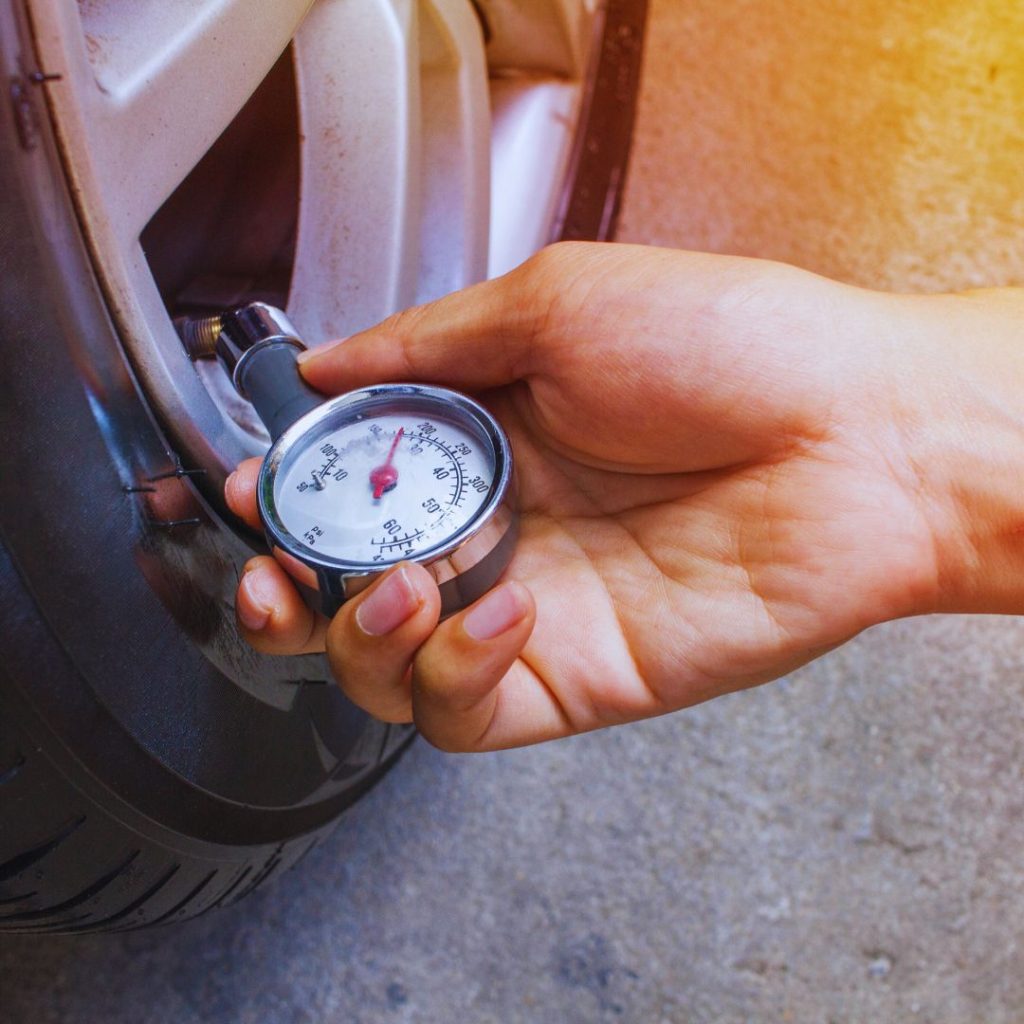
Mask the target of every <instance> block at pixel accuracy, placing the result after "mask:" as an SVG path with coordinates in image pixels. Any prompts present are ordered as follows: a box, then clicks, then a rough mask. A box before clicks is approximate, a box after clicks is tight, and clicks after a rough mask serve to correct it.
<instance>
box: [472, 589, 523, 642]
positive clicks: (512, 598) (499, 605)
mask: <svg viewBox="0 0 1024 1024" xmlns="http://www.w3.org/2000/svg"><path fill="white" fill-rule="evenodd" d="M525 614H526V605H525V603H524V601H523V599H522V596H521V594H520V593H519V588H518V587H517V586H516V585H515V584H512V583H505V584H503V585H502V586H500V587H498V589H497V590H492V591H491V592H490V593H489V594H488V595H487V596H486V597H485V598H484V599H483V601H481V602H480V603H479V604H478V605H477V606H476V607H475V608H474V609H473V610H472V611H471V612H470V613H469V614H468V615H467V616H466V618H465V620H464V621H463V623H462V628H463V629H464V630H465V631H466V632H467V633H468V634H469V635H470V636H471V637H472V638H473V639H474V640H491V639H493V638H494V637H496V636H500V635H501V634H502V633H504V632H505V631H506V630H508V629H511V628H512V627H513V626H514V625H515V624H516V623H517V622H519V621H520V620H521V619H522V617H523V615H525Z"/></svg>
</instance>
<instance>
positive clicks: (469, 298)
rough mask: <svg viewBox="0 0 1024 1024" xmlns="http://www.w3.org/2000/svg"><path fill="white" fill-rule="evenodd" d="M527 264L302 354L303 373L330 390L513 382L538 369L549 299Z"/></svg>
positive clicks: (465, 386) (474, 386)
mask: <svg viewBox="0 0 1024 1024" xmlns="http://www.w3.org/2000/svg"><path fill="white" fill-rule="evenodd" d="M524 270H525V268H522V267H521V268H518V269H517V270H513V271H512V272H511V273H509V274H506V275H505V276H504V277H500V278H497V279H496V280H493V281H484V282H482V283H481V284H477V285H473V286H472V287H470V288H466V289H464V290H463V291H459V292H454V293H453V294H451V295H448V296H446V297H445V298H443V299H438V300H437V301H436V302H431V303H428V304H427V305H424V306H415V307H413V308H412V309H407V310H404V311H403V312H401V313H396V314H395V315H394V316H391V317H388V319H387V320H385V321H384V322H383V323H381V324H378V325H377V326H376V327H371V328H370V329H369V330H366V331H361V332H360V333H359V334H354V335H352V337H350V338H343V339H341V340H340V341H334V342H329V343H328V344H326V345H322V346H319V347H317V348H314V349H310V350H309V351H307V352H304V353H303V354H302V355H301V356H300V358H299V366H300V368H301V372H302V375H303V376H304V377H305V378H306V380H307V381H308V382H309V383H310V384H311V385H312V386H313V387H315V388H317V389H318V390H319V391H325V392H327V393H328V394H337V393H340V392H342V391H350V390H352V389H353V388H357V387H365V386H367V385H370V384H380V383H382V382H384V381H423V382H426V383H439V384H448V385H451V386H453V387H461V388H463V389H464V390H466V391H476V390H483V389H486V388H493V387H499V386H500V385H502V384H510V383H511V382H512V381H514V380H518V379H519V378H520V377H522V376H524V375H526V374H527V373H529V372H532V370H533V369H534V368H533V367H532V366H530V359H531V355H532V353H533V340H534V337H535V335H536V333H537V329H538V325H539V324H542V323H543V321H544V316H545V311H546V306H547V302H546V301H545V299H544V296H543V293H542V291H541V290H540V289H538V288H536V287H531V286H530V283H529V276H530V275H529V274H527V273H525V272H524Z"/></svg>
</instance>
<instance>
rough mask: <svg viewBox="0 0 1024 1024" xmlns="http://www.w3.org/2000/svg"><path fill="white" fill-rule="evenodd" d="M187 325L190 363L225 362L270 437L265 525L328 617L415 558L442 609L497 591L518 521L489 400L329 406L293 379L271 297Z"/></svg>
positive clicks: (507, 451)
mask: <svg viewBox="0 0 1024 1024" xmlns="http://www.w3.org/2000/svg"><path fill="white" fill-rule="evenodd" d="M178 328H179V331H180V333H181V334H182V337H183V339H184V341H185V343H186V347H188V348H189V350H190V352H191V353H192V354H193V356H202V355H208V354H214V353H215V354H216V355H217V356H218V357H219V358H220V360H221V362H222V364H223V365H224V366H225V368H226V369H227V370H228V371H229V372H230V373H231V375H232V379H233V381H234V383H235V386H236V388H237V389H238V391H239V393H240V394H241V395H242V396H243V397H244V398H248V399H249V400H250V401H251V402H252V403H253V405H254V406H255V407H256V410H257V412H258V413H259V414H260V417H261V419H262V420H263V421H264V423H265V424H266V426H267V429H268V430H269V431H270V434H271V438H272V440H273V444H272V445H271V448H270V451H269V452H268V453H267V455H266V457H265V459H264V460H263V466H262V468H261V470H260V475H259V483H258V486H257V500H258V504H259V513H260V519H261V520H262V522H263V526H264V529H265V531H266V535H267V540H268V542H269V543H270V545H271V548H272V549H273V552H274V555H275V556H276V557H277V558H278V560H279V561H281V562H282V564H284V566H285V567H286V568H287V569H288V570H289V572H290V573H291V574H292V576H293V577H294V578H295V579H296V580H297V581H298V582H299V583H300V584H301V585H303V586H304V587H305V588H307V589H308V590H313V591H316V592H317V596H318V599H319V603H320V605H321V607H322V609H323V610H324V612H325V613H327V614H329V615H333V614H334V612H336V611H337V609H338V607H339V606H340V605H341V604H342V603H343V602H344V601H345V600H347V599H348V598H349V597H352V596H354V595H355V594H357V593H359V591H361V590H362V589H364V588H365V587H366V586H368V585H369V584H370V583H371V582H372V581H373V580H374V579H375V578H376V577H377V576H379V575H380V573H382V572H383V571H385V570H386V569H387V568H389V567H390V566H392V565H394V564H396V563H397V562H400V561H403V560H406V559H408V560H412V561H415V562H419V563H420V564H421V565H423V566H425V567H426V568H427V569H428V571H430V573H431V574H432V575H433V577H434V579H435V580H436V581H437V583H438V585H439V587H440V591H441V601H442V609H441V611H442V615H449V614H451V613H452V612H455V611H458V610H459V609H460V608H464V607H465V606H466V605H468V604H470V603H472V602H473V601H475V600H476V599H477V598H478V597H480V596H482V595H483V594H484V593H485V592H486V591H487V590H489V589H490V588H491V587H492V586H493V585H494V583H495V582H496V581H497V579H498V577H499V576H500V575H501V573H502V572H503V571H504V569H505V567H506V566H507V565H508V563H509V561H510V560H511V558H512V553H513V549H514V546H515V541H516V536H517V525H518V524H517V516H516V512H515V503H514V484H513V472H512V450H511V447H510V446H509V442H508V438H507V437H506V436H505V432H504V431H503V430H502V428H501V426H500V425H499V424H498V422H497V421H496V420H495V419H494V417H493V416H492V415H491V414H490V413H489V412H488V411H487V410H486V409H484V408H483V406H481V405H479V404H478V403H477V402H475V401H473V400H472V399H471V398H468V397H467V396H466V395H463V394H460V393H459V392H457V391H451V390H449V389H447V388H440V387H433V386H428V385H423V384H380V385H377V386H376V387H370V388H364V389H362V390H360V391H353V392H350V393H348V394H344V395H341V396H339V397H337V398H333V399H328V400H324V398H323V396H322V395H319V394H318V393H317V392H315V391H313V390H312V389H310V388H308V387H307V386H306V384H305V383H304V382H303V380H302V378H301V377H300V375H299V373H298V369H297V365H296V362H295V360H296V357H297V355H298V353H299V352H300V351H302V349H303V348H304V347H305V346H303V344H302V342H301V341H300V340H299V339H298V337H297V335H296V334H295V331H294V328H292V326H291V324H290V323H289V322H288V320H287V318H286V317H285V316H284V314H283V313H281V312H280V311H279V310H276V309H274V308H273V307H270V306H266V305H264V304H262V303H254V304H252V305H250V306H246V307H244V308H243V309H241V310H237V311H235V312H234V313H229V314H225V315H224V316H222V317H217V318H211V319H209V320H205V321H183V322H179V324H178ZM211 350H212V351H211Z"/></svg>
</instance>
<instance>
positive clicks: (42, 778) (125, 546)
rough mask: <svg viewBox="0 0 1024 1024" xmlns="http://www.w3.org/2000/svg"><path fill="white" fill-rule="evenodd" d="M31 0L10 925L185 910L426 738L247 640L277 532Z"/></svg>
mask: <svg viewBox="0 0 1024 1024" xmlns="http://www.w3.org/2000/svg"><path fill="white" fill-rule="evenodd" d="M616 6H621V7H622V8H623V9H625V6H627V5H624V4H621V3H617V2H616V3H612V5H611V8H610V9H614V8H615V7H616ZM635 10H636V8H635V7H634V8H633V11H634V12H635ZM18 12H19V6H18V5H15V4H13V3H6V2H3V0H0V59H2V60H3V65H4V69H5V71H6V80H7V81H8V82H9V83H10V94H9V100H10V101H9V102H6V103H0V266H2V268H3V272H2V275H0V328H2V333H0V353H2V355H3V364H2V365H3V366H4V376H3V384H4V398H3V402H2V404H0V437H2V438H3V444H4V450H3V462H2V470H0V623H2V628H3V636H4V657H3V660H2V662H0V931H51V932H80V931H97V930H111V929H123V928H132V927H139V926H142V925H152V924H159V923H169V922H173V921H180V920H184V919H186V918H190V917H194V916H195V915H197V914H200V913H203V912H205V911H207V910H210V909H212V908H214V907H218V906H225V905H227V904H230V903H234V902H236V901H237V900H239V899H241V898H242V897H244V896H245V895H246V894H248V893H250V892H252V891H253V890H254V889H256V888H257V887H259V886H260V885H262V884H263V883H264V882H266V881H268V880H269V879H270V878H272V877H274V876H275V875H277V874H279V873H280V871H281V870H283V869H284V868H286V867H288V866H290V865H291V864H294V863H295V862H296V861H297V860H298V859H299V858H300V857H301V856H302V855H303V854H304V853H306V852H307V851H308V850H309V849H310V848H311V847H312V846H313V845H314V844H315V843H316V842H317V841H318V840H319V839H320V837H322V836H323V835H324V834H325V832H326V831H327V830H329V829H330V828H331V827H332V825H333V823H334V822H335V820H336V819H337V817H338V815H339V814H340V813H341V811H343V810H344V809H345V808H346V807H347V806H349V805H350V804H351V803H352V802H353V801H354V800H356V799H357V798H358V797H359V796H360V795H361V794H362V793H363V792H365V791H366V790H367V789H368V788H369V787H370V786H372V785H373V784H374V783H375V782H376V781H377V780H378V779H379V778H380V777H381V775H382V774H383V773H384V772H385V771H386V770H387V769H388V768H389V767H390V766H391V765H392V764H393V763H394V762H395V760H396V759H397V758H398V757H399V756H400V754H401V752H402V751H403V750H404V749H405V747H406V745H407V744H408V742H409V741H410V740H411V738H412V735H413V734H412V730H411V729H410V728H408V727H397V726H388V725H385V724H383V723H380V722H376V721H374V720H372V719H370V718H369V717H368V716H366V715H365V714H364V713H363V712H361V711H359V710H358V709H357V708H355V707H354V706H353V705H351V704H350V703H348V702H347V701H346V700H345V699H344V698H343V697H342V695H341V694H340V692H339V691H338V689H337V688H336V687H335V686H333V685H330V683H329V679H330V677H329V673H328V671H327V667H326V664H325V662H324V659H323V658H321V657H314V656H309V657H303V658H291V659H281V658H268V657H262V656H259V655H256V654H254V653H253V652H252V651H251V650H250V649H249V648H247V647H246V645H245V644H244V643H243V642H242V641H241V639H240V638H239V637H238V635H237V631H236V629H235V624H234V614H233V608H232V605H231V600H232V595H233V593H234V588H235V585H236V582H237V575H238V570H239V567H240V566H241V564H242V562H243V561H244V560H245V559H246V558H247V557H249V556H250V555H251V554H252V553H253V550H254V546H253V545H254V544H255V543H258V542H256V541H254V539H253V538H250V537H246V536H244V535H242V534H239V533H236V532H235V531H234V530H233V529H232V528H231V527H229V526H228V525H227V524H225V523H224V522H223V521H222V520H221V519H220V518H219V517H218V515H217V514H216V512H215V511H214V510H213V509H212V508H211V507H210V505H209V504H208V503H207V502H206V501H205V500H204V499H203V497H202V494H201V492H200V490H198V489H197V488H195V487H194V486H193V482H192V480H191V479H190V477H189V466H188V465H187V461H183V459H182V458H181V457H179V455H178V454H177V453H175V452H174V451H173V450H172V448H171V447H170V445H169V444H168V442H167V433H166V432H165V431H164V430H162V429H161V425H160V424H158V423H157V422H155V420H154V418H153V416H152V415H151V412H150V409H149V406H148V405H147V403H146V401H145V397H144V395H143V394H142V392H141V391H140V389H139V387H138V386H137V383H136V380H135V378H134V376H133V374H132V371H131V367H130V365H129V362H128V360H127V358H126V357H125V354H124V351H123V349H122V347H121V344H120V341H119V339H118V337H117V334H116V331H115V330H114V327H113V325H112V322H111V318H110V315H109V313H108V309H107V306H106V303H105V300H104V295H103V291H102V285H101V282H99V281H98V280H97V276H96V273H95V271H94V267H93V264H92V261H91V260H90V257H89V253H88V251H87V249H86V247H85V245H84V243H83V241H82V239H81V237H80V234H79V231H78V225H77V221H76V218H75V212H74V206H73V203H72V200H71V197H70V196H69V194H68V192H67V187H66V183H65V180H64V176H63V173H62V170H61V165H60V159H59V156H58V152H57V148H56V146H55V143H54V140H53V138H52V136H51V132H50V127H49V121H48V117H47V111H46V102H45V89H46V83H45V81H42V80H40V79H39V76H38V75H36V74H35V73H36V72H37V71H38V69H37V67H36V64H35V61H34V58H33V55H32V49H31V44H30V39H29V36H28V33H27V31H26V26H25V25H24V24H21V23H19V21H18V20H17V19H18V17H19V14H18ZM633 20H634V21H635V17H634V18H633ZM609 24H610V30H612V29H613V26H612V23H611V21H610V23H609ZM641 27H642V15H641ZM615 31H617V30H615ZM617 38H619V39H621V38H622V36H621V34H619V35H618V36H617ZM632 59H634V60H635V62H636V63H637V64H638V63H639V49H638V43H637V46H636V53H635V54H633V58H632ZM634 70H635V69H634ZM634 87H635V73H634ZM617 101H618V102H619V103H620V104H621V92H620V94H619V96H618V97H617ZM626 106H627V107H628V108H629V113H630V114H631V104H627V105H626ZM627 137H628V135H627ZM624 159H625V153H624V152H619V153H618V160H619V161H620V162H621V163H624ZM620 170H621V168H620ZM617 180H618V184H617V186H616V187H621V173H620V174H619V175H618V179H617ZM605 221H606V224H607V218H605ZM573 222H574V223H575V221H573Z"/></svg>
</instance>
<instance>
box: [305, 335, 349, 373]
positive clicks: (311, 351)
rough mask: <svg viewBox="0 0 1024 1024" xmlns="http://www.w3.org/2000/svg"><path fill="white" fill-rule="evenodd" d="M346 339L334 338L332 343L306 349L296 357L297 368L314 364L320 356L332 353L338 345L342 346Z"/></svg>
mask: <svg viewBox="0 0 1024 1024" xmlns="http://www.w3.org/2000/svg"><path fill="white" fill-rule="evenodd" d="M346 341H348V338H335V339H334V341H328V342H326V343H325V344H323V345H317V346H316V348H307V349H306V350H305V352H300V353H299V355H298V360H297V361H298V364H299V366H306V365H307V364H309V363H311V362H314V361H315V360H317V359H319V358H320V357H321V356H323V355H326V354H327V353H328V352H333V351H334V349H336V348H337V347H338V346H339V345H343V344H344V343H345V342H346Z"/></svg>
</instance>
